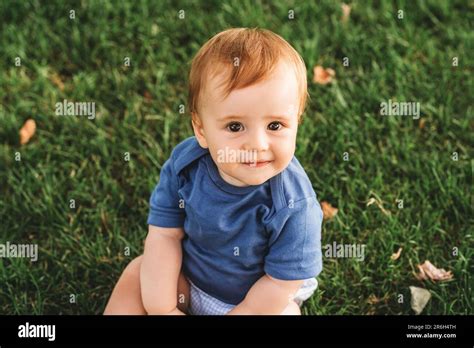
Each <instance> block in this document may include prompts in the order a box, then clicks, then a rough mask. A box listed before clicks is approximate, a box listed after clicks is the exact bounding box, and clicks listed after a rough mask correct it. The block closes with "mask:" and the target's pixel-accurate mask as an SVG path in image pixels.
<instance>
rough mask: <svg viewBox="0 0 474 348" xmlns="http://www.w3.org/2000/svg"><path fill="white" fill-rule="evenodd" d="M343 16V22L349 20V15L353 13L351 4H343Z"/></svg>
mask: <svg viewBox="0 0 474 348" xmlns="http://www.w3.org/2000/svg"><path fill="white" fill-rule="evenodd" d="M341 9H342V17H341V22H347V21H348V20H349V15H350V14H351V5H348V4H341Z"/></svg>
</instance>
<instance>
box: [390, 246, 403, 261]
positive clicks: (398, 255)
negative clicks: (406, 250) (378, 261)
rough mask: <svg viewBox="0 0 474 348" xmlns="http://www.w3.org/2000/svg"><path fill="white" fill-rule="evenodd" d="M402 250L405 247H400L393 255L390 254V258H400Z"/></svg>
mask: <svg viewBox="0 0 474 348" xmlns="http://www.w3.org/2000/svg"><path fill="white" fill-rule="evenodd" d="M402 250H403V248H399V249H398V251H397V252H396V253H395V254H392V256H390V258H391V259H392V260H398V258H399V257H400V254H401V253H402Z"/></svg>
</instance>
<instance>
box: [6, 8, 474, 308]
mask: <svg viewBox="0 0 474 348" xmlns="http://www.w3.org/2000/svg"><path fill="white" fill-rule="evenodd" d="M350 5H351V13H350V17H349V19H348V20H347V21H341V15H342V11H341V3H340V2H337V1H329V0H328V1H321V2H319V1H315V2H313V1H311V2H310V1H307V2H303V1H272V2H270V1H230V0H226V1H208V0H206V1H34V0H31V1H18V2H14V1H2V2H1V3H0V243H6V242H7V241H9V242H10V243H34V244H37V245H38V248H39V251H38V253H39V254H38V260H37V261H36V262H32V261H30V260H29V259H25V258H0V314H58V313H60V314H100V313H102V312H103V310H104V307H105V304H106V302H107V300H108V297H109V295H110V293H111V291H112V289H113V286H114V284H115V283H116V281H117V279H118V277H119V275H120V273H121V272H122V270H123V268H124V267H125V266H126V264H127V263H128V262H129V261H130V260H131V259H133V258H134V257H135V256H138V255H140V254H141V253H142V251H143V242H144V238H145V236H146V234H147V225H146V218H147V213H148V200H149V196H150V193H151V191H152V189H153V188H154V186H155V185H156V183H157V182H158V180H159V174H160V169H161V166H162V165H163V163H164V161H165V160H166V159H167V158H168V156H169V154H170V152H171V150H172V149H173V147H174V146H175V145H176V144H178V143H179V142H180V141H182V140H183V139H185V138H186V137H188V136H190V135H192V129H191V126H190V116H189V114H188V113H187V111H188V109H187V108H186V98H187V74H188V71H189V63H190V60H191V59H192V57H193V55H194V54H195V53H196V52H197V50H198V49H199V47H200V46H201V45H202V44H203V43H204V42H206V41H207V40H208V39H209V38H210V37H211V36H213V35H214V34H216V33H218V32H219V31H222V30H224V29H227V28H230V27H242V26H244V27H261V28H267V29H270V30H273V31H275V32H276V33H278V34H280V35H281V36H283V37H284V38H285V39H286V40H288V41H289V42H290V43H291V44H292V45H293V46H294V47H295V48H296V49H297V50H298V52H300V54H301V55H302V57H303V58H304V60H305V62H306V65H307V68H308V84H309V93H310V96H311V99H310V100H309V103H308V106H307V109H306V111H305V114H304V121H303V123H302V125H301V126H300V129H299V131H298V143H297V150H296V156H297V158H298V159H299V161H300V162H301V163H302V165H303V167H304V168H305V170H306V172H307V174H308V176H309V178H310V179H311V181H312V183H313V187H314V189H315V191H316V193H317V194H318V198H319V200H320V201H327V202H330V203H331V204H332V205H333V206H335V207H337V208H338V209H339V211H338V214H337V215H336V216H335V217H334V218H333V219H331V220H327V221H325V222H324V225H323V232H322V244H323V245H326V244H332V243H333V242H337V243H346V244H347V243H355V244H359V245H360V244H363V245H365V258H364V260H363V261H358V260H356V259H354V258H329V257H325V258H324V269H323V272H322V273H321V274H320V276H319V277H318V280H319V284H320V287H319V290H318V291H317V292H316V294H315V295H314V296H313V297H312V298H311V299H309V300H308V301H307V302H306V303H305V305H304V308H303V312H304V314H318V315H320V314H413V311H412V309H411V307H410V290H409V287H410V286H417V287H421V288H426V289H428V290H429V291H430V292H431V294H432V298H431V300H430V301H429V302H428V305H427V306H426V307H425V309H424V311H423V313H424V314H472V313H473V308H472V297H473V296H472V287H473V283H472V275H473V266H472V258H473V254H474V252H473V250H474V248H473V246H474V243H473V240H474V238H473V216H474V214H473V209H472V208H473V198H472V197H473V196H472V170H473V168H474V162H473V160H472V154H473V136H472V134H473V132H472V130H473V117H472V116H473V106H472V100H473V99H472V96H473V95H474V88H473V82H472V69H473V65H472V56H473V42H474V40H473V39H474V35H473V33H474V32H473V30H472V28H473V20H474V11H473V9H474V8H473V4H472V2H470V4H469V2H468V1H444V0H442V1H397V2H390V1H380V2H379V1H353V2H350ZM71 10H73V11H74V12H71ZM180 10H184V12H180ZM290 10H293V11H294V19H289V18H288V17H289V11H290ZM399 10H402V11H403V12H402V15H403V18H400V12H399ZM180 14H181V17H183V16H182V15H183V14H184V18H180ZM71 17H74V18H71ZM344 57H347V58H349V60H348V61H349V65H348V66H347V64H344V63H343V62H344ZM456 57H457V59H455V58H456ZM17 58H20V60H18V59H17ZM127 58H129V59H130V60H129V62H130V64H127V62H128V60H127ZM346 61H347V60H346ZM18 63H19V64H18ZM456 63H457V64H456ZM315 65H322V66H324V67H329V68H332V69H334V70H335V72H336V76H335V80H333V81H332V83H330V84H327V85H318V84H316V83H313V82H312V78H313V67H314V66H315ZM65 99H66V100H68V101H78V102H95V106H96V117H95V118H94V119H88V118H87V117H84V116H58V115H56V114H55V104H56V103H57V102H63V100H65ZM388 100H392V101H405V102H414V103H419V105H420V115H421V116H420V117H419V118H415V117H412V116H383V115H380V103H382V102H387V101H388ZM181 105H184V106H185V107H184V108H185V113H180V106H181ZM29 118H32V119H34V120H35V121H36V124H37V131H36V134H35V135H34V136H33V138H32V139H31V140H30V142H29V143H28V144H26V145H20V143H19V137H18V131H19V129H20V128H21V126H22V125H23V123H24V122H25V121H26V120H27V119H29ZM18 153H19V154H20V156H21V160H20V161H19V160H17V159H18ZM371 198H373V199H372V200H371ZM72 200H73V201H72ZM370 200H371V201H372V202H374V200H375V203H374V204H370V205H367V203H368V202H369V201H370ZM400 247H401V248H403V250H402V252H401V255H400V258H399V259H397V260H392V259H391V258H390V256H391V255H392V254H393V253H395V252H396V251H397V250H398V249H399V248H400ZM425 260H429V261H431V262H432V263H433V264H434V265H435V266H437V267H439V268H444V269H446V270H449V271H452V273H453V279H452V280H449V281H444V282H433V281H428V280H425V281H420V280H418V279H416V278H415V273H418V269H417V265H418V264H421V263H423V262H424V261H425ZM71 295H73V296H71Z"/></svg>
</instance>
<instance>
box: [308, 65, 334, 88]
mask: <svg viewBox="0 0 474 348" xmlns="http://www.w3.org/2000/svg"><path fill="white" fill-rule="evenodd" d="M313 73H314V77H313V82H315V83H317V84H320V85H326V84H328V83H329V82H331V81H332V78H333V77H334V76H336V72H335V71H334V70H333V69H331V68H327V69H324V68H323V67H322V66H320V65H316V66H315V67H314V68H313Z"/></svg>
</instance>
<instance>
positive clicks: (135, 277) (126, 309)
mask: <svg viewBox="0 0 474 348" xmlns="http://www.w3.org/2000/svg"><path fill="white" fill-rule="evenodd" d="M142 257H143V256H139V257H137V258H135V259H133V260H132V261H131V262H130V263H129V264H128V265H127V267H126V268H125V270H124V271H123V273H122V275H121V276H120V278H119V280H118V282H117V285H115V288H114V290H113V291H112V295H111V296H110V299H109V303H107V307H105V311H104V314H105V315H110V314H112V315H113V314H131V315H133V314H147V313H146V311H145V308H144V307H143V302H142V295H141V291H140V266H141V263H142Z"/></svg>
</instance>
